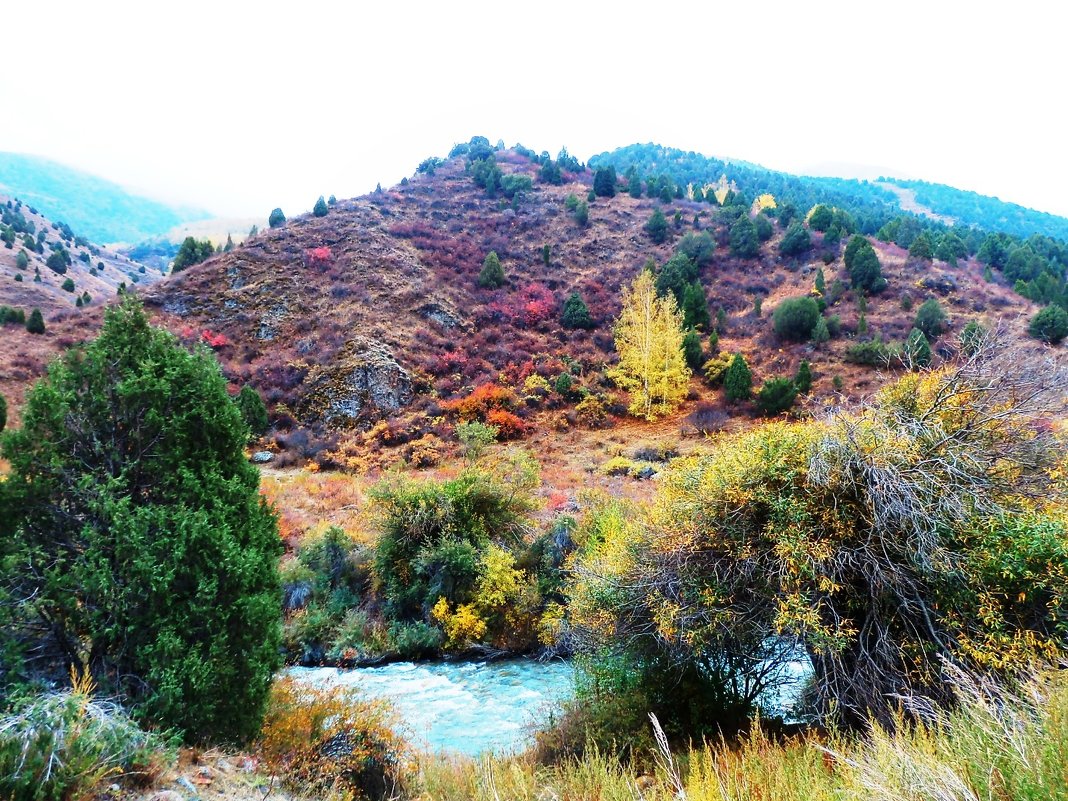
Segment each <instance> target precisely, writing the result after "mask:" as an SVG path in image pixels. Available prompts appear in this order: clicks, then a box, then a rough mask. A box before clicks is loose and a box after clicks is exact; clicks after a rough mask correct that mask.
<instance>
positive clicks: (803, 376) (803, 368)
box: [794, 360, 812, 395]
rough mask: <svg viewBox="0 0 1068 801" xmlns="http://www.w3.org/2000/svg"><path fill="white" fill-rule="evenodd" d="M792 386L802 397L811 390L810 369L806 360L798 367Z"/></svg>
mask: <svg viewBox="0 0 1068 801" xmlns="http://www.w3.org/2000/svg"><path fill="white" fill-rule="evenodd" d="M794 386H796V387H797V391H798V392H800V393H801V394H802V395H804V394H805V393H807V392H808V391H809V390H810V389H812V367H811V366H810V365H809V363H808V361H807V360H806V361H802V362H801V364H800V365H798V367H797V374H796V375H795V376H794Z"/></svg>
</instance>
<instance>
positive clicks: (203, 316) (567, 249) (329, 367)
mask: <svg viewBox="0 0 1068 801" xmlns="http://www.w3.org/2000/svg"><path fill="white" fill-rule="evenodd" d="M496 158H497V162H498V165H499V166H500V168H501V169H502V171H503V173H504V174H505V175H506V176H507V175H525V176H529V177H530V178H531V180H532V188H531V189H530V190H529V191H525V192H521V193H520V194H519V195H518V196H517V198H518V199H517V200H515V201H512V202H509V201H508V200H507V199H505V198H502V197H500V196H498V197H496V198H491V197H488V196H487V193H486V191H485V190H483V189H482V188H480V187H479V186H477V185H476V184H475V183H474V182H473V180H472V178H471V176H470V175H468V174H466V173H465V169H464V167H465V165H464V160H463V159H462V158H459V157H458V158H454V159H450V160H449V161H447V162H445V163H444V164H442V165H441V166H438V167H437V168H436V170H433V173H434V174H433V175H429V174H418V175H416V176H415V177H414V178H413V179H412V180H411V181H408V182H407V183H406V185H401V186H398V187H395V188H394V189H393V190H390V191H388V192H382V193H377V194H373V195H370V196H366V197H362V198H357V199H354V200H346V201H341V202H339V203H338V204H337V205H336V206H334V207H332V208H331V209H330V211H329V213H328V214H327V215H326V216H324V217H314V216H311V215H308V216H304V217H300V218H296V219H293V220H290V221H289V222H288V223H287V224H286V225H285V226H284V227H282V228H278V229H273V230H268V231H264V232H262V233H260V234H259V235H258V236H257V237H255V238H253V239H251V240H249V241H247V242H246V243H245V244H244V245H242V246H241V247H238V248H237V249H236V250H234V251H233V252H232V253H229V254H225V255H221V256H216V257H214V258H212V259H210V260H208V261H207V262H205V263H203V264H201V265H198V266H196V267H193V268H191V269H189V270H188V271H187V272H185V273H183V274H181V275H179V276H176V277H175V278H173V279H170V280H168V281H166V282H164V283H162V284H160V285H158V286H157V287H155V288H153V289H151V290H149V292H148V293H147V298H148V302H149V303H150V304H151V305H152V306H154V307H155V308H156V309H157V310H158V312H159V314H160V318H161V319H162V320H163V321H164V322H165V323H166V324H167V325H168V326H169V327H170V328H171V329H172V330H174V331H177V332H180V333H181V335H182V336H184V337H185V338H187V339H189V340H192V339H196V338H200V339H203V340H205V341H211V342H215V343H216V349H217V351H218V354H219V357H220V360H221V361H222V363H223V365H224V369H225V370H226V372H227V374H228V375H229V376H230V377H231V379H232V380H233V381H234V383H235V385H240V384H244V383H251V384H252V385H254V386H256V387H257V388H259V389H260V390H261V391H262V393H263V394H264V396H265V399H266V400H267V402H268V406H269V407H270V408H271V409H272V410H273V413H274V419H275V420H276V421H277V422H279V423H280V424H281V425H282V426H283V427H286V426H289V425H291V424H297V425H302V426H305V427H307V428H309V429H310V430H312V431H317V432H319V433H320V435H321V436H322V439H321V440H320V444H319V445H317V444H316V441H315V440H316V437H315V436H312V437H311V441H305V439H304V438H301V440H300V443H301V444H300V448H299V450H300V451H301V453H302V454H303V455H304V456H307V457H310V456H313V455H316V454H318V453H319V451H320V450H322V449H323V448H326V449H327V450H330V449H334V453H335V454H339V453H340V454H348V455H349V456H350V457H351V460H352V464H353V465H359V464H362V462H361V458H362V455H364V454H366V453H367V452H368V450H370V451H375V450H377V449H379V448H380V447H383V446H385V448H386V451H387V452H388V453H391V454H393V458H401V457H407V458H409V459H411V458H412V454H413V446H412V445H411V443H412V442H423V443H424V444H425V445H428V446H433V448H437V447H439V442H438V440H447V439H451V433H450V432H451V428H450V426H449V421H450V420H452V419H455V418H454V417H451V416H450V415H449V413H448V412H449V411H450V404H453V406H455V404H456V402H457V401H458V400H459V399H462V398H466V397H468V396H470V395H471V394H472V392H473V391H475V390H476V388H477V387H479V386H482V385H499V386H504V387H506V388H508V389H509V390H510V391H511V392H512V393H513V394H514V400H511V401H509V402H506V403H505V405H506V406H508V407H509V408H511V410H512V411H513V412H514V413H515V414H516V415H517V416H518V417H519V418H520V419H521V423H520V425H521V426H525V427H527V429H528V433H530V432H535V436H537V433H536V432H550V431H552V432H555V434H554V437H558V436H560V434H559V432H561V431H563V430H568V429H571V428H574V427H577V428H578V429H583V428H585V427H587V426H590V425H598V424H601V421H599V420H598V419H597V418H598V417H599V415H598V414H597V413H592V414H588V415H586V417H585V418H584V414H583V412H584V411H585V412H590V410H589V408H586V409H584V410H583V409H581V408H580V409H579V410H578V411H576V402H577V401H578V399H579V398H580V397H581V395H580V393H582V394H585V393H589V394H591V395H593V396H594V397H597V398H600V399H602V400H603V403H604V408H605V410H606V411H607V412H609V413H610V415H611V419H610V420H609V423H611V422H613V421H614V422H615V423H617V424H622V425H627V426H633V425H635V423H633V422H632V421H631V420H630V418H627V417H626V416H625V415H624V414H623V411H624V405H623V404H622V403H621V400H622V398H620V397H619V395H618V393H615V392H614V391H613V390H612V387H611V385H610V382H608V381H607V380H606V379H605V377H604V369H605V367H606V365H608V364H610V363H612V362H613V361H614V359H615V351H614V346H613V339H612V321H613V320H614V318H615V317H616V316H617V314H618V312H619V308H620V296H621V290H622V288H623V286H624V285H628V284H629V283H630V282H631V281H632V280H633V278H634V277H635V275H636V274H637V272H638V270H639V269H640V267H641V266H642V265H643V264H644V263H645V262H646V261H647V260H648V259H650V258H651V259H654V260H655V261H656V263H657V264H658V265H661V266H662V265H663V264H664V263H665V262H667V260H668V259H669V258H670V257H671V255H672V253H673V251H674V248H675V246H676V245H677V244H678V243H679V242H680V241H682V240H683V238H684V237H685V236H686V235H687V234H690V233H694V234H709V235H711V237H713V239H714V240H715V242H716V250H715V254H714V256H713V257H712V259H711V262H710V263H708V264H706V265H704V266H703V267H701V269H700V280H701V282H702V283H703V285H704V287H705V289H706V291H707V297H708V305H709V308H710V312H711V314H712V315H714V316H716V315H717V312H718V311H719V310H722V314H721V315H719V316H720V317H721V319H722V323H721V325H720V326H719V327H720V331H719V345H718V347H719V349H720V350H723V351H729V352H742V353H744V354H745V356H746V359H747V360H748V362H749V365H750V366H751V368H752V369H753V372H754V374H755V377H756V383H757V386H759V383H760V382H761V381H763V380H764V379H767V378H770V377H773V376H791V375H793V373H794V371H796V369H797V367H798V366H799V364H800V362H801V361H802V360H810V361H811V362H812V364H813V370H814V373H815V382H814V384H813V388H812V393H811V396H810V398H809V399H808V401H807V403H806V405H807V407H808V408H818V407H819V406H820V405H821V404H824V403H837V402H839V400H840V399H843V398H844V399H847V400H849V399H851V400H857V399H860V398H862V397H863V396H864V395H866V394H868V393H870V392H872V391H874V390H875V389H876V388H877V387H878V386H879V383H880V379H879V377H878V375H877V373H876V371H875V370H873V369H871V368H869V367H864V366H861V365H857V364H852V363H848V362H847V361H846V360H845V355H846V352H847V350H848V348H849V347H850V345H851V344H852V343H853V342H854V337H856V336H857V328H858V325H859V312H858V306H857V303H856V300H855V298H854V296H853V293H851V292H850V291H849V290H848V289H847V287H848V283H849V279H848V274H847V273H846V272H845V270H844V268H843V264H842V259H841V255H840V253H839V251H840V246H839V245H838V243H834V244H833V245H831V244H830V243H822V242H821V235H820V234H819V233H816V232H813V234H812V236H813V242H814V246H813V248H812V249H811V250H810V251H809V252H808V253H806V254H804V256H803V257H802V258H791V259H783V258H782V257H780V256H779V254H778V244H779V242H780V241H781V238H782V232H781V230H779V227H778V226H777V225H776V226H775V230H774V233H773V235H772V238H771V239H770V240H769V241H768V242H766V243H764V244H763V245H762V246H761V248H760V251H759V254H758V255H757V256H756V257H755V258H739V257H736V256H732V255H731V253H730V248H729V245H728V241H729V229H730V224H731V223H732V222H733V220H734V219H736V217H737V215H736V213H735V214H734V215H733V216H731V213H730V211H729V210H728V209H716V208H710V207H709V206H708V205H706V204H700V203H694V202H692V201H689V200H685V199H681V200H680V199H675V200H672V201H671V202H670V203H661V202H660V201H657V200H651V199H649V198H647V197H642V198H639V199H635V198H631V197H629V196H628V195H627V194H625V193H622V192H621V193H619V194H616V196H615V197H613V198H610V199H609V198H597V199H596V201H594V202H591V203H590V204H589V223H588V225H586V226H582V225H580V224H579V223H578V222H576V220H575V219H574V216H573V214H572V213H570V212H569V211H568V209H567V207H566V202H565V201H566V198H567V196H568V195H569V194H575V195H577V196H578V197H582V198H585V197H586V194H587V192H588V191H589V189H590V186H591V185H592V181H593V174H592V173H591V172H590V171H588V170H577V171H576V172H573V173H568V172H565V173H564V175H563V183H562V185H560V186H554V185H552V184H546V183H541V182H540V181H538V179H537V176H538V172H539V169H540V165H539V164H537V163H536V162H532V161H531V160H530V159H529V158H528V156H527V155H523V154H522V153H521V152H516V151H505V152H501V153H498V154H497V156H496ZM657 208H660V209H662V210H663V211H664V213H665V214H666V215H667V217H668V219H669V220H671V219H675V220H676V221H677V222H676V223H675V224H673V225H671V226H669V228H670V229H671V230H670V235H669V236H668V239H667V241H666V242H664V243H663V244H659V245H657V244H654V243H653V242H652V241H651V240H650V237H649V236H648V234H647V233H646V232H645V230H644V226H645V224H646V222H647V221H648V219H649V217H650V216H651V215H652V213H653V211H654V209H657ZM546 245H548V246H549V258H548V261H546V260H545V259H544V258H543V255H544V254H543V247H544V246H546ZM877 249H878V254H879V257H880V260H881V261H882V265H883V272H884V275H885V276H886V278H887V279H888V281H889V288H888V289H887V291H885V292H883V293H881V294H879V295H875V296H872V297H871V298H869V299H868V300H867V311H866V325H867V335H866V336H867V337H873V336H880V337H883V338H885V339H887V340H889V341H895V342H901V341H902V340H904V339H905V337H906V336H907V334H908V333H909V330H910V329H911V327H912V320H913V317H914V315H915V308H914V307H918V306H919V305H920V304H921V303H922V302H923V301H924V300H925V299H927V298H928V297H937V298H938V299H939V301H940V303H941V304H942V306H943V307H944V308H945V310H946V312H947V313H948V316H949V333H948V334H947V335H944V338H943V339H942V340H941V341H939V342H938V343H936V346H935V349H936V351H937V350H938V349H939V348H941V349H942V350H946V349H947V348H948V349H949V350H952V343H953V341H954V333H955V332H959V331H960V330H961V329H962V328H963V326H964V325H965V323H967V322H968V321H969V320H972V319H978V320H982V321H984V322H985V323H987V324H992V323H993V322H994V321H997V320H1001V321H1003V322H1006V323H1007V324H1008V325H1009V326H1010V328H1011V329H1012V330H1013V332H1014V334H1015V335H1018V336H1023V335H1024V326H1023V320H1024V318H1026V317H1027V316H1029V315H1030V314H1032V313H1033V312H1034V310H1035V307H1034V306H1033V305H1032V304H1031V303H1029V302H1028V301H1026V300H1025V299H1023V298H1021V297H1019V296H1018V295H1015V294H1014V293H1012V292H1011V291H1010V290H1009V289H1008V288H1007V287H1005V286H1002V285H1000V284H998V283H996V282H988V281H985V280H984V279H983V277H982V274H983V266H982V265H980V264H979V263H977V262H975V261H974V260H961V261H959V262H958V266H957V267H949V266H948V265H946V264H944V263H941V262H937V261H935V262H930V261H923V260H917V259H910V258H909V257H908V254H907V252H906V251H905V250H903V249H902V248H900V247H898V246H896V245H893V244H884V243H877ZM491 250H493V251H495V252H496V253H497V254H498V255H499V257H500V259H501V262H502V264H503V267H504V272H505V275H506V277H507V282H506V284H505V286H504V287H502V288H501V289H498V290H491V289H482V288H479V287H478V284H477V277H478V274H479V271H480V269H481V266H482V262H483V259H484V257H485V256H486V254H487V253H488V252H489V251H491ZM824 260H826V261H827V264H826V265H824V264H823V261H824ZM819 266H823V269H824V273H825V277H826V283H827V285H828V286H829V287H831V288H832V289H833V293H834V297H833V298H832V297H831V296H830V293H829V294H828V301H829V308H828V310H827V314H828V315H837V316H838V317H839V320H840V324H841V334H840V335H839V336H838V337H836V338H834V339H832V340H831V341H830V342H828V343H826V344H825V345H823V346H821V347H820V348H819V349H817V348H816V347H815V346H813V345H812V344H811V343H805V344H791V343H786V342H783V341H780V339H779V338H778V337H777V336H776V335H775V333H774V331H773V328H772V323H771V320H770V317H771V311H772V310H773V309H774V308H775V306H776V305H777V304H778V303H779V302H780V301H781V300H782V299H784V298H786V297H790V296H796V295H804V294H808V293H809V292H811V290H812V287H813V282H814V280H815V274H816V271H817V267H819ZM836 282H840V283H836ZM928 287H929V288H928ZM572 291H577V292H579V293H580V295H581V296H582V298H583V299H584V300H585V302H586V303H587V305H588V307H589V310H590V313H591V315H592V317H593V319H594V321H595V322H596V325H595V327H594V328H593V329H592V330H591V331H588V332H587V331H584V330H566V329H564V328H562V327H561V325H560V323H559V316H560V310H561V305H562V303H563V301H564V300H565V299H566V298H567V296H568V294H569V293H571V292H572ZM758 298H759V299H760V301H761V307H762V308H761V310H760V312H759V313H758V312H757V311H756V310H755V300H756V299H758ZM706 343H707V340H706ZM1036 347H1038V346H1037V343H1036ZM947 352H948V351H947ZM562 373H569V374H571V375H572V379H571V383H572V384H573V386H572V387H571V389H570V391H568V392H566V393H565V394H564V395H561V394H560V393H557V392H555V391H553V389H552V386H553V385H555V382H556V380H557V378H558V377H559V376H560V375H561V374H562ZM532 376H540V377H541V378H540V379H538V378H532ZM542 379H544V380H542ZM839 387H840V389H839ZM481 392H483V393H484V390H481ZM475 394H476V397H478V392H476V393H475ZM720 395H721V393H720V392H719V391H718V390H712V389H710V388H708V387H706V386H705V385H704V384H703V383H702V382H701V381H699V380H697V379H694V381H693V382H692V392H691V402H690V403H688V404H687V405H686V407H685V408H684V409H683V411H682V412H681V413H680V414H679V415H678V416H677V417H675V418H673V419H671V420H670V421H667V422H661V423H658V424H655V425H653V426H651V427H650V426H641V425H639V430H637V431H635V432H633V433H634V435H635V436H641V435H642V431H643V430H650V431H665V430H670V431H673V432H674V433H675V434H676V435H677V434H678V433H679V432H680V430H683V429H686V430H690V431H694V430H695V429H697V428H700V429H702V430H715V429H717V428H722V427H729V426H731V425H733V422H732V420H737V421H738V422H740V421H741V420H742V419H744V418H745V417H747V416H749V415H751V413H752V411H751V409H750V408H749V407H741V408H731V407H728V406H727V405H726V404H725V403H724V402H723V400H722V399H721V397H720ZM698 403H700V404H701V407H702V415H703V418H702V421H700V424H699V425H697V426H695V425H693V421H692V420H691V421H690V423H686V422H685V421H684V419H683V418H684V417H685V415H686V413H688V412H691V411H693V410H694V408H695V405H696V404H698ZM483 411H484V410H483ZM380 419H387V420H389V421H390V422H389V424H388V425H387V426H386V427H385V428H382V427H379V428H377V429H375V430H374V432H373V434H371V435H367V434H360V433H359V432H366V431H367V430H368V429H370V428H371V426H372V425H373V423H374V422H375V421H376V420H380ZM339 431H340V432H352V431H355V432H357V433H355V434H353V433H348V434H346V433H342V435H341V437H340V442H339V438H338V436H337V434H336V433H325V434H324V432H339ZM515 434H516V435H519V434H520V431H519V430H518V428H517V430H516V431H515ZM427 436H429V437H430V439H426V437H427ZM435 438H437V439H435ZM281 441H283V442H285V441H287V440H286V439H285V438H284V437H283V438H281ZM289 441H291V442H292V441H295V440H293V439H292V438H290V440H289ZM393 446H396V450H391V448H392V447H393ZM417 460H418V459H417ZM328 461H329V460H328Z"/></svg>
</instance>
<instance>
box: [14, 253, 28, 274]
mask: <svg viewBox="0 0 1068 801" xmlns="http://www.w3.org/2000/svg"><path fill="white" fill-rule="evenodd" d="M29 266H30V257H29V256H27V255H26V251H25V250H20V251H19V254H18V255H17V256H16V257H15V268H16V269H18V270H25V269H26V268H27V267H29Z"/></svg>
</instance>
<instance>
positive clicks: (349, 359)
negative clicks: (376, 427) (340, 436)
mask: <svg viewBox="0 0 1068 801" xmlns="http://www.w3.org/2000/svg"><path fill="white" fill-rule="evenodd" d="M305 385H306V386H307V387H308V391H307V393H306V394H305V395H304V398H303V399H302V401H301V416H302V417H303V418H304V419H306V420H308V421H322V422H325V423H326V424H327V425H328V426H332V427H335V428H351V427H353V426H356V425H359V424H361V423H370V422H372V421H374V420H378V419H381V418H382V417H385V416H389V415H392V414H396V413H397V412H399V411H400V410H401V409H402V408H404V407H405V406H407V405H408V404H409V403H411V401H412V397H413V395H414V392H413V391H412V377H411V375H410V374H409V373H408V371H407V370H405V369H404V368H403V367H401V366H400V364H399V363H398V362H397V360H396V359H395V358H394V356H393V352H392V351H391V350H390V349H389V347H387V346H386V345H385V344H383V343H382V342H379V341H378V340H375V339H370V338H367V337H357V338H355V339H353V340H352V341H351V342H349V343H348V345H346V346H345V349H344V350H343V351H342V352H341V354H340V355H339V356H338V358H337V359H336V360H335V361H334V362H333V363H331V364H325V365H320V366H319V367H318V368H317V369H316V370H315V372H314V373H312V374H311V375H309V376H308V378H307V380H306V381H305Z"/></svg>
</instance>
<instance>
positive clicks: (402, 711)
mask: <svg viewBox="0 0 1068 801" xmlns="http://www.w3.org/2000/svg"><path fill="white" fill-rule="evenodd" d="M288 672H289V673H290V675H292V676H294V677H296V678H297V679H298V680H300V681H307V682H310V683H314V684H318V685H326V686H345V687H356V688H358V689H359V690H361V691H362V692H363V693H364V694H365V695H367V696H370V697H373V698H386V699H388V700H390V701H392V702H393V704H394V706H395V707H396V709H397V712H398V713H399V715H400V718H401V720H402V721H403V722H404V727H403V728H402V730H401V733H402V734H406V735H407V736H408V737H410V738H411V741H412V742H413V743H414V744H415V745H417V746H423V747H425V748H427V749H428V750H431V751H457V752H460V753H463V754H472V755H474V754H479V753H482V752H484V751H494V752H496V753H504V752H508V751H517V750H521V749H522V748H524V747H525V746H527V745H528V744H529V743H530V731H531V728H532V727H533V725H534V724H536V723H543V722H545V721H546V720H547V719H548V718H549V716H550V715H552V714H553V712H554V711H557V710H559V709H560V706H561V704H562V703H563V701H565V700H567V699H568V698H570V697H571V695H572V693H573V692H574V671H573V670H572V667H571V665H570V664H569V663H567V662H559V661H556V662H537V661H535V660H533V659H508V660H503V661H496V662H421V663H417V664H413V663H411V662H397V663H394V664H391V665H385V666H383V667H375V668H357V669H354V670H339V669H337V668H290V670H289V671H288Z"/></svg>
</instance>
